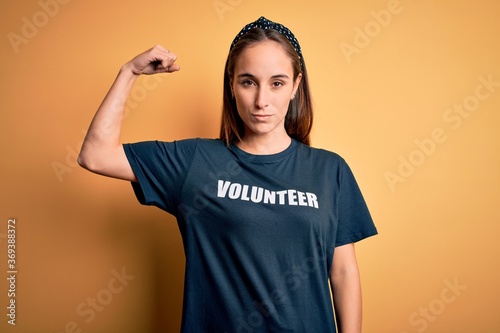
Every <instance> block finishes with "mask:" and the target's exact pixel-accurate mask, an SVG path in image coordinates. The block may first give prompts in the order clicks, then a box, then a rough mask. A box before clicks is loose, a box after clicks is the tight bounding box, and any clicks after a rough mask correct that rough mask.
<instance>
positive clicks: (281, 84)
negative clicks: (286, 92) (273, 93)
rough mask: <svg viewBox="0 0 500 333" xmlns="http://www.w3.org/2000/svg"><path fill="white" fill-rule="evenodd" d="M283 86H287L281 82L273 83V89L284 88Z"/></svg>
mask: <svg viewBox="0 0 500 333" xmlns="http://www.w3.org/2000/svg"><path fill="white" fill-rule="evenodd" d="M283 85H285V84H284V83H283V82H281V81H275V82H273V87H275V88H278V87H282V86H283Z"/></svg>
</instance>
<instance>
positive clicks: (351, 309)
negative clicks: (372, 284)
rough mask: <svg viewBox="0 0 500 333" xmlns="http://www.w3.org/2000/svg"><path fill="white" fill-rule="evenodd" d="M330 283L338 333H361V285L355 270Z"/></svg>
mask: <svg viewBox="0 0 500 333" xmlns="http://www.w3.org/2000/svg"><path fill="white" fill-rule="evenodd" d="M335 280H336V281H332V288H333V290H332V293H333V302H334V306H335V315H336V318H337V326H338V332H339V333H361V316H362V310H361V308H362V306H361V285H360V278H359V272H358V271H357V270H353V271H349V272H346V273H345V274H342V275H339V276H337V277H335Z"/></svg>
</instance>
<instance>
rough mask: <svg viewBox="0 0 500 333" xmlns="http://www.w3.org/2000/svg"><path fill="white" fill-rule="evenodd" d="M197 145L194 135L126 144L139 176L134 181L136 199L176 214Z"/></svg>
mask: <svg viewBox="0 0 500 333" xmlns="http://www.w3.org/2000/svg"><path fill="white" fill-rule="evenodd" d="M196 146H197V140H195V139H190V140H181V141H174V142H161V141H145V142H138V143H128V144H124V145H123V148H124V150H125V155H126V156H127V159H128V161H129V163H130V166H131V167H132V170H133V171H134V174H135V176H136V178H137V182H132V187H133V189H134V193H135V195H136V197H137V200H138V201H139V202H140V203H141V204H143V205H152V206H157V207H159V208H161V209H163V210H165V211H167V212H169V213H171V214H174V215H176V213H177V207H178V206H179V197H180V193H181V191H182V186H183V184H184V181H185V179H186V176H187V174H188V172H189V170H190V167H191V163H192V161H193V158H194V154H195V151H196Z"/></svg>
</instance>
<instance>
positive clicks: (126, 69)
mask: <svg viewBox="0 0 500 333" xmlns="http://www.w3.org/2000/svg"><path fill="white" fill-rule="evenodd" d="M118 75H119V76H126V77H128V78H130V79H137V78H138V77H139V76H140V75H141V74H140V73H136V72H134V70H133V68H132V66H131V65H130V63H126V64H125V65H123V66H122V67H121V68H120V71H119V72H118Z"/></svg>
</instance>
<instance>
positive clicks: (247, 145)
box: [236, 133, 292, 155]
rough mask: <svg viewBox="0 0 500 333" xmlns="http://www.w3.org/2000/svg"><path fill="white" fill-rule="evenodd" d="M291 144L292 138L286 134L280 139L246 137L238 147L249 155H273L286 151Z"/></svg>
mask: <svg viewBox="0 0 500 333" xmlns="http://www.w3.org/2000/svg"><path fill="white" fill-rule="evenodd" d="M291 142H292V138H290V137H289V136H288V134H286V133H285V135H282V136H280V137H276V136H259V135H257V136H245V137H244V138H243V139H242V140H241V141H240V142H238V143H237V144H236V146H237V147H238V148H240V149H241V150H243V151H245V152H247V153H249V154H254V155H271V154H277V153H280V152H282V151H284V150H285V149H287V148H288V147H289V146H290V144H291Z"/></svg>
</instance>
